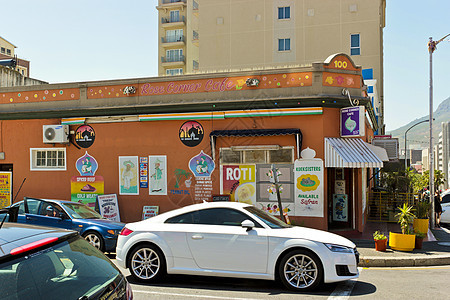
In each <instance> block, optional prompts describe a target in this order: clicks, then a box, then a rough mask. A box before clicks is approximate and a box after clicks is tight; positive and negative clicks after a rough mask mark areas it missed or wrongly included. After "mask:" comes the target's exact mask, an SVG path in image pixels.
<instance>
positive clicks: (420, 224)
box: [413, 219, 428, 234]
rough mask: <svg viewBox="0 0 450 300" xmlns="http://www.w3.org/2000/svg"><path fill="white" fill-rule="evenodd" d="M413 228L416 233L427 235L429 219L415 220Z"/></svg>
mask: <svg viewBox="0 0 450 300" xmlns="http://www.w3.org/2000/svg"><path fill="white" fill-rule="evenodd" d="M413 228H414V232H422V233H425V234H427V232H428V219H414V221H413Z"/></svg>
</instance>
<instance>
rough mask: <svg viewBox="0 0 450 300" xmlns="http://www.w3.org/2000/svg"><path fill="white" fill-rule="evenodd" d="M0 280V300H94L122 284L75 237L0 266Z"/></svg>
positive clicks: (104, 262)
mask: <svg viewBox="0 0 450 300" xmlns="http://www.w3.org/2000/svg"><path fill="white" fill-rule="evenodd" d="M0 276H1V282H2V290H1V294H0V298H1V299H11V300H12V299H34V300H40V299H89V298H90V297H92V298H94V297H95V298H96V296H98V295H101V294H104V291H105V289H111V288H114V287H115V286H117V285H118V284H120V283H121V282H122V280H123V276H122V275H121V273H120V271H119V270H118V269H117V268H116V267H115V266H114V265H113V263H112V262H111V261H110V260H109V259H108V258H107V257H106V256H105V255H104V254H103V253H101V252H100V251H98V250H97V249H95V248H94V247H92V246H91V245H89V243H88V242H87V241H85V240H84V239H82V238H81V237H79V236H76V237H74V238H72V239H70V240H69V241H64V242H61V243H59V244H57V245H55V246H52V247H49V248H47V249H44V250H41V251H39V252H36V253H32V254H29V255H25V256H21V257H19V258H16V259H13V260H10V261H7V262H3V263H1V264H0ZM84 296H86V297H84ZM82 297H84V298H82Z"/></svg>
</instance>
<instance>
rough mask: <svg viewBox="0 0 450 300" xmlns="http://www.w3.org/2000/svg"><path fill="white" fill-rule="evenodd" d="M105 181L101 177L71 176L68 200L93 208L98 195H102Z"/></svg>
mask: <svg viewBox="0 0 450 300" xmlns="http://www.w3.org/2000/svg"><path fill="white" fill-rule="evenodd" d="M104 187H105V180H104V179H103V177H102V176H72V178H71V180H70V194H71V196H70V200H71V201H74V202H79V203H83V204H86V205H87V206H89V207H91V208H94V207H95V202H96V200H97V197H98V196H99V195H103V194H104Z"/></svg>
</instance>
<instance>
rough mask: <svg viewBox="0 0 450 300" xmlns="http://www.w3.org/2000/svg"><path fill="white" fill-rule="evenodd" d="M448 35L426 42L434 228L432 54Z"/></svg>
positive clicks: (432, 225) (431, 196) (432, 226)
mask: <svg viewBox="0 0 450 300" xmlns="http://www.w3.org/2000/svg"><path fill="white" fill-rule="evenodd" d="M449 35H450V34H447V35H446V36H444V37H443V38H441V39H440V40H438V41H433V38H432V37H430V41H429V42H428V53H430V116H429V117H430V118H429V122H430V154H429V155H430V201H431V215H432V217H431V222H430V227H431V228H434V225H435V222H434V212H435V208H434V151H433V52H434V51H435V50H436V46H437V44H439V43H440V42H442V41H443V40H444V39H445V38H446V37H448V36H449Z"/></svg>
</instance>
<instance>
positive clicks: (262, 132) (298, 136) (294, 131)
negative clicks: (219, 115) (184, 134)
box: [209, 128, 303, 160]
mask: <svg viewBox="0 0 450 300" xmlns="http://www.w3.org/2000/svg"><path fill="white" fill-rule="evenodd" d="M277 135H295V142H296V147H297V149H296V150H297V151H296V153H297V159H298V158H299V157H300V149H301V148H302V138H303V135H302V132H301V130H300V129H298V128H280V129H233V130H213V131H211V133H210V134H209V138H210V141H211V153H212V158H213V160H215V153H216V146H215V138H217V137H231V136H234V137H247V136H277Z"/></svg>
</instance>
